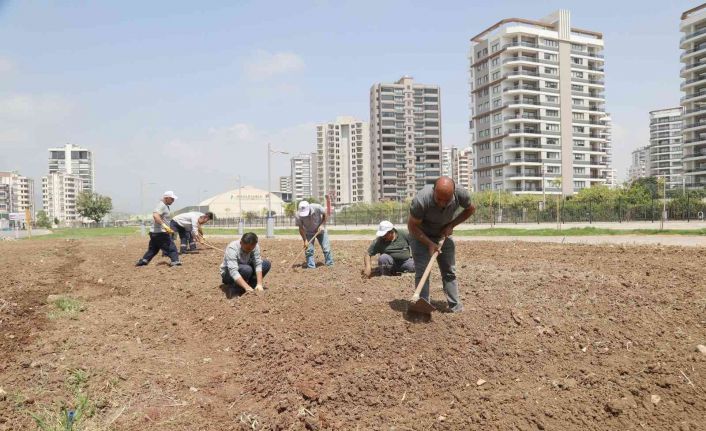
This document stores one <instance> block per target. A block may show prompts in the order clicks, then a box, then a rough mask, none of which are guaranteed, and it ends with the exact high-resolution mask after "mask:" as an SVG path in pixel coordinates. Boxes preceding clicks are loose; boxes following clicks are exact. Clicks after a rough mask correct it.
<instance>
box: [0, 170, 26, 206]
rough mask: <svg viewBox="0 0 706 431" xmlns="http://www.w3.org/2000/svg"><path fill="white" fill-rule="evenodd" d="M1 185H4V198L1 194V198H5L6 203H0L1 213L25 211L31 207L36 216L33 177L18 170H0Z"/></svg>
mask: <svg viewBox="0 0 706 431" xmlns="http://www.w3.org/2000/svg"><path fill="white" fill-rule="evenodd" d="M0 185H3V186H4V187H3V190H4V193H3V195H4V198H3V197H2V196H0V200H4V203H3V204H0V213H2V212H8V213H11V212H25V210H27V209H29V212H30V215H31V216H32V217H34V214H35V212H34V180H33V179H31V178H28V177H25V176H22V175H20V174H19V173H18V172H16V171H12V172H0ZM3 208H4V209H3Z"/></svg>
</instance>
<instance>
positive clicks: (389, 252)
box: [363, 220, 414, 277]
mask: <svg viewBox="0 0 706 431" xmlns="http://www.w3.org/2000/svg"><path fill="white" fill-rule="evenodd" d="M375 235H376V236H377V238H376V239H375V240H373V242H372V243H371V244H370V247H368V252H367V253H366V254H365V269H364V270H363V274H364V275H365V276H366V277H370V276H371V274H372V270H371V268H370V258H371V257H372V256H375V255H376V254H379V255H380V256H379V257H378V267H380V275H392V274H396V273H400V272H414V260H413V259H412V250H411V248H410V246H409V237H408V235H407V232H405V231H398V230H397V229H395V226H394V225H393V224H392V222H389V221H387V220H383V221H381V222H380V226H379V227H378V231H377V232H376V234H375Z"/></svg>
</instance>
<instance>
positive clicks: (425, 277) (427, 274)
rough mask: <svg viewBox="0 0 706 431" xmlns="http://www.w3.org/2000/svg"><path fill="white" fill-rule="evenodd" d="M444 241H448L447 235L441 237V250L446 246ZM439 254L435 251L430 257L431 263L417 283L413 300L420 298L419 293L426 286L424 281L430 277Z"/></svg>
mask: <svg viewBox="0 0 706 431" xmlns="http://www.w3.org/2000/svg"><path fill="white" fill-rule="evenodd" d="M444 241H446V237H444V238H442V239H441V242H439V250H441V247H443V246H444ZM438 255H439V252H438V251H435V252H434V254H432V255H431V258H429V263H428V264H427V268H426V269H425V270H424V274H423V275H422V278H421V279H420V280H419V284H418V285H417V289H416V290H415V291H414V295H412V301H413V302H416V301H417V300H418V299H419V294H420V293H422V287H423V286H424V283H425V282H426V281H427V278H429V273H430V272H431V266H432V265H433V264H434V260H436V257H437V256H438Z"/></svg>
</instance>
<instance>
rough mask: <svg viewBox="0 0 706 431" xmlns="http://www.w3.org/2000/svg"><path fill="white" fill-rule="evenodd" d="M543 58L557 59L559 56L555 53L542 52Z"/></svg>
mask: <svg viewBox="0 0 706 431" xmlns="http://www.w3.org/2000/svg"><path fill="white" fill-rule="evenodd" d="M544 59H545V60H549V61H557V60H558V59H559V57H558V56H557V55H556V54H549V53H546V52H545V53H544Z"/></svg>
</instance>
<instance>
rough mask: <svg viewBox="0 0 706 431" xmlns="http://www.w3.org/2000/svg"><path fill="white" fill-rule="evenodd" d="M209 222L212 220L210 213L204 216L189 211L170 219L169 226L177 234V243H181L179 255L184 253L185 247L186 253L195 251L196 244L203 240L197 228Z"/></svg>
mask: <svg viewBox="0 0 706 431" xmlns="http://www.w3.org/2000/svg"><path fill="white" fill-rule="evenodd" d="M211 220H213V213H212V212H210V211H209V212H207V213H206V214H203V213H200V212H198V211H191V212H188V213H183V214H179V215H178V216H176V217H174V218H173V219H172V221H171V223H169V226H170V227H171V228H172V229H174V231H176V232H178V233H179V241H180V242H181V247H180V248H179V253H186V252H187V247H188V251H194V250H196V242H197V241H198V242H201V240H203V237H202V236H201V233H200V230H199V228H200V227H201V226H203V225H205V224H206V223H208V222H209V221H211Z"/></svg>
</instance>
